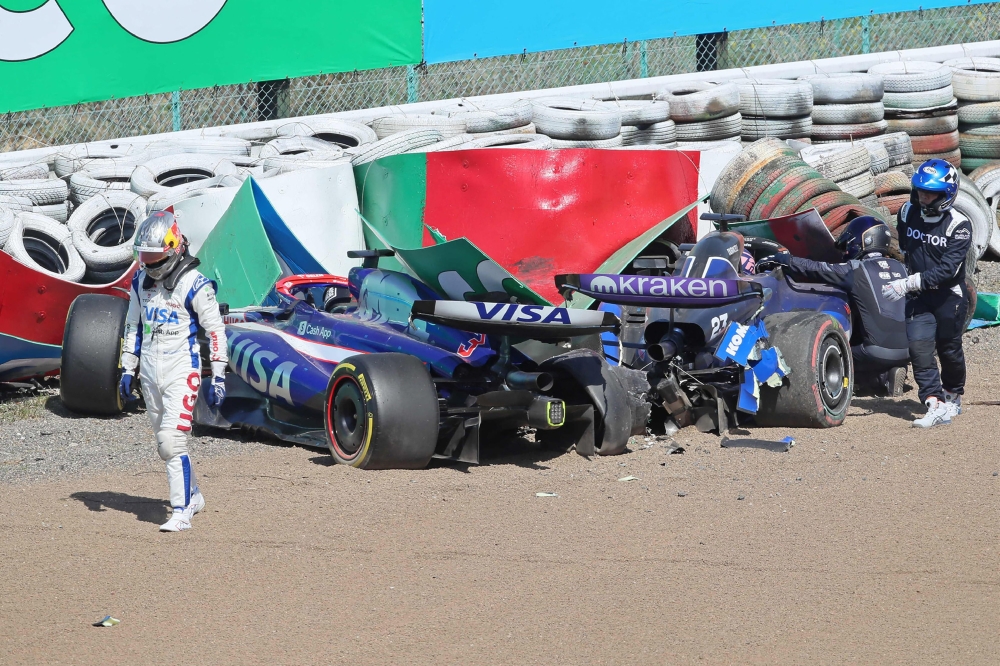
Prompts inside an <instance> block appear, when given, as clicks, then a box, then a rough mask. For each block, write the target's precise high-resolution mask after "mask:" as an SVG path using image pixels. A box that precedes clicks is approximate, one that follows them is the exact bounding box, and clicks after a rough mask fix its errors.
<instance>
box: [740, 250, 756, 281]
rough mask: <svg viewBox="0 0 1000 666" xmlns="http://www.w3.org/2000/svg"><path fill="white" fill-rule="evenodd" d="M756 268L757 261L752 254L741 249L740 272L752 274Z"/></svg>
mask: <svg viewBox="0 0 1000 666" xmlns="http://www.w3.org/2000/svg"><path fill="white" fill-rule="evenodd" d="M756 268H757V261H756V260H755V259H754V258H753V255H752V254H750V252H748V251H747V250H743V254H742V255H740V272H741V273H742V274H744V275H753V273H754V270H755V269H756Z"/></svg>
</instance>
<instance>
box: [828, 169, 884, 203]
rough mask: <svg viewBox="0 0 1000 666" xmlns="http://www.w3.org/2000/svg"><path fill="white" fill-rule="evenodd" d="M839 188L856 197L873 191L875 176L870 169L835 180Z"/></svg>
mask: <svg viewBox="0 0 1000 666" xmlns="http://www.w3.org/2000/svg"><path fill="white" fill-rule="evenodd" d="M837 185H839V186H840V189H841V190H843V191H844V192H846V193H847V194H850V195H852V196H855V197H857V198H858V199H861V198H864V197H867V196H869V195H870V194H874V193H875V176H873V175H872V172H871V171H862V172H861V173H859V174H858V175H857V176H852V177H851V178H846V179H844V180H841V181H839V182H837Z"/></svg>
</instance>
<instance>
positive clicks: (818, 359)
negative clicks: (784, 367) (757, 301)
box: [756, 312, 854, 428]
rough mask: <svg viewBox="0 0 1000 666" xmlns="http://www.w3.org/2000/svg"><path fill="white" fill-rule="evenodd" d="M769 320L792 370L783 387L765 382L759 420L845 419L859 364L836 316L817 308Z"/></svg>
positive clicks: (786, 423) (804, 423)
mask: <svg viewBox="0 0 1000 666" xmlns="http://www.w3.org/2000/svg"><path fill="white" fill-rule="evenodd" d="M764 323H765V325H766V326H767V330H768V333H770V336H771V344H772V345H773V346H775V347H777V348H778V349H779V350H780V351H781V355H782V356H783V357H784V359H785V363H787V364H788V367H789V368H791V369H792V372H791V373H789V374H788V375H787V376H786V377H785V378H784V379H783V380H782V385H781V387H779V388H772V387H770V386H768V385H767V384H762V385H761V387H760V409H759V410H758V411H757V418H756V420H757V425H759V426H765V427H777V426H780V427H784V428H832V427H833V426H838V425H840V424H841V423H843V422H844V418H845V417H846V416H847V408H848V407H849V406H850V404H851V397H852V395H853V392H854V365H853V360H852V359H851V345H850V343H849V342H848V341H847V335H846V334H845V332H844V329H843V328H842V327H841V326H840V324H839V323H837V320H836V319H834V318H833V317H831V316H830V315H827V314H822V313H818V312H782V313H779V314H774V315H771V316H770V317H765V318H764Z"/></svg>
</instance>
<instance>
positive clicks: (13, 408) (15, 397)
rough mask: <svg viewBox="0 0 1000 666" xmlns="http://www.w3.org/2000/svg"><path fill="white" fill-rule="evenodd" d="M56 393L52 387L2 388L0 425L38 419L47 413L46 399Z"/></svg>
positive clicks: (0, 395) (0, 393)
mask: <svg viewBox="0 0 1000 666" xmlns="http://www.w3.org/2000/svg"><path fill="white" fill-rule="evenodd" d="M53 395H55V391H54V390H52V389H47V390H42V391H37V390H18V389H14V390H3V389H2V388H0V425H8V424H11V423H16V422H17V421H27V420H30V419H38V418H41V417H43V416H44V415H45V412H46V409H45V403H46V401H47V400H48V399H49V398H50V397H52V396H53Z"/></svg>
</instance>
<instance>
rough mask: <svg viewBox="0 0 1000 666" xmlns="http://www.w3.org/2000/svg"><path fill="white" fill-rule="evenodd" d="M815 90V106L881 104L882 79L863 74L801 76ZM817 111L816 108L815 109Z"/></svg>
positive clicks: (801, 79)
mask: <svg viewBox="0 0 1000 666" xmlns="http://www.w3.org/2000/svg"><path fill="white" fill-rule="evenodd" d="M799 81H806V82H808V83H809V85H811V86H812V89H813V104H817V105H818V104H864V103H869V104H870V103H873V102H881V101H882V95H883V94H884V93H885V90H884V88H883V85H882V77H881V76H879V75H876V74H865V73H863V72H849V73H842V74H810V75H808V76H800V77H799ZM814 109H815V107H814Z"/></svg>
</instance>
